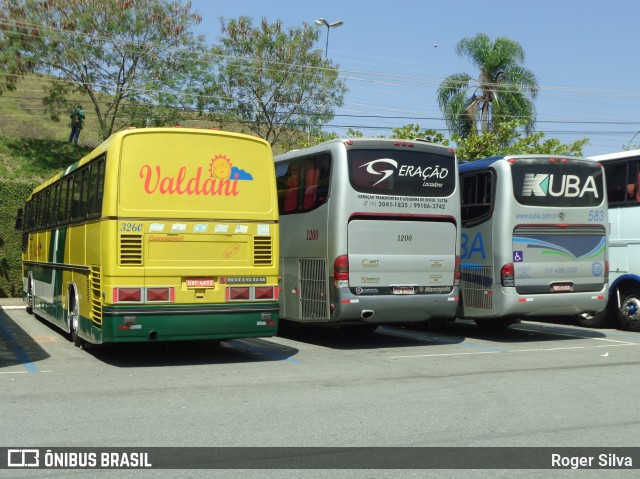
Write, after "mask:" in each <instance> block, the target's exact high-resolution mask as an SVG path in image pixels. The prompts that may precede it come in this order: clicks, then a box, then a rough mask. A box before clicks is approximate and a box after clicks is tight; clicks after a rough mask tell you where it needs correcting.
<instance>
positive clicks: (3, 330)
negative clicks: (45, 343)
mask: <svg viewBox="0 0 640 479" xmlns="http://www.w3.org/2000/svg"><path fill="white" fill-rule="evenodd" d="M0 334H2V336H3V337H4V339H5V341H6V342H7V345H8V346H9V349H10V350H11V352H12V353H13V355H14V356H15V357H16V359H17V360H18V361H20V362H21V363H22V366H23V367H24V368H25V369H26V370H27V372H28V373H39V372H40V368H38V366H36V365H35V364H34V363H32V362H31V361H29V355H28V354H27V352H26V351H25V350H24V349H23V348H22V346H20V344H19V343H18V339H17V338H16V337H15V336H14V335H13V333H12V332H11V331H10V330H9V328H7V326H6V325H5V324H4V321H2V315H0Z"/></svg>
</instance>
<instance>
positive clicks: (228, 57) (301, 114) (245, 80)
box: [203, 16, 346, 149]
mask: <svg viewBox="0 0 640 479" xmlns="http://www.w3.org/2000/svg"><path fill="white" fill-rule="evenodd" d="M221 22H222V33H223V34H224V35H225V36H224V37H223V38H222V39H221V45H220V46H217V47H215V48H214V53H215V54H216V55H217V56H218V58H219V59H220V62H219V65H218V76H217V80H216V81H212V82H211V84H210V85H209V87H208V89H207V90H205V91H204V92H203V93H204V95H203V96H204V97H205V98H207V97H212V98H214V100H213V101H212V102H211V103H210V104H209V106H208V108H209V110H210V111H211V112H213V113H214V114H218V112H219V111H220V110H223V111H226V112H227V121H241V122H243V123H244V124H245V125H247V127H248V128H249V129H250V130H251V131H253V133H255V134H257V135H259V136H261V137H262V138H264V139H266V140H267V141H269V142H271V143H272V144H275V143H280V144H281V146H282V147H284V148H285V149H288V148H289V147H290V146H291V145H293V144H295V143H296V142H297V141H299V140H300V137H301V136H308V137H310V136H311V135H313V134H316V133H318V132H319V130H320V126H321V125H322V124H323V123H326V122H327V121H329V120H331V119H332V118H333V114H334V113H333V112H334V109H335V108H336V107H339V106H341V105H342V101H343V97H344V93H345V91H346V86H345V84H344V82H342V81H341V80H340V79H339V75H338V70H337V68H336V67H335V66H334V65H333V64H332V63H331V61H330V60H325V59H323V58H322V51H321V50H318V49H317V48H315V47H314V44H315V43H316V42H317V40H318V35H319V33H318V31H317V29H314V28H313V27H311V26H310V25H307V24H304V25H303V27H302V28H289V29H286V30H285V29H283V26H282V21H280V20H277V21H276V22H275V23H268V22H267V20H266V19H262V21H261V22H260V25H259V26H254V25H253V24H252V20H251V18H249V17H245V16H243V17H240V18H238V19H237V20H228V21H226V20H225V19H224V18H222V19H221ZM305 132H307V133H306V134H305Z"/></svg>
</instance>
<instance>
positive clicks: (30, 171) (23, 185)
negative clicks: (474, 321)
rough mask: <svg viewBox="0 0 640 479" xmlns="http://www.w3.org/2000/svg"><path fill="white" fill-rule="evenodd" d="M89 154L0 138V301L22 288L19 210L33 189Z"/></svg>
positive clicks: (53, 143) (55, 145)
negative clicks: (16, 224)
mask: <svg viewBox="0 0 640 479" xmlns="http://www.w3.org/2000/svg"><path fill="white" fill-rule="evenodd" d="M89 151H90V148H88V147H81V146H75V145H70V144H68V143H67V142H65V141H50V140H34V139H30V138H4V137H0V298H2V297H14V296H20V291H21V288H22V279H21V278H22V269H21V265H20V261H21V254H20V245H21V242H22V237H21V234H20V232H18V231H16V230H15V220H16V216H17V212H18V209H19V208H22V207H23V206H24V202H25V200H26V199H27V197H28V196H29V194H30V193H31V191H32V190H33V188H35V187H36V186H37V185H39V184H40V183H41V182H42V181H43V180H45V179H47V178H49V177H51V176H52V175H54V174H55V173H57V172H58V171H60V169H62V168H65V167H66V166H68V165H70V164H72V163H74V162H76V161H78V160H79V159H80V158H82V157H83V156H85V155H87V154H88V153H89Z"/></svg>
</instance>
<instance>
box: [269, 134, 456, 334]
mask: <svg viewBox="0 0 640 479" xmlns="http://www.w3.org/2000/svg"><path fill="white" fill-rule="evenodd" d="M275 167H276V182H277V187H278V202H279V211H280V228H281V248H280V254H281V256H280V261H281V263H280V272H281V275H282V283H281V284H282V292H281V295H280V308H281V309H280V314H281V317H282V318H284V319H288V320H292V321H296V322H300V323H335V324H336V325H338V326H341V327H344V328H345V329H352V330H359V331H371V330H374V329H375V328H376V327H377V325H378V324H380V323H387V322H418V321H427V320H429V319H431V318H453V317H454V316H455V313H456V309H457V301H458V284H459V248H460V240H459V235H460V230H459V227H460V198H459V189H458V169H457V162H456V158H455V154H454V152H453V150H451V149H450V148H448V147H444V146H441V145H435V144H431V143H427V142H424V141H420V140H415V141H399V140H389V139H362V138H360V139H348V140H332V141H328V142H325V143H322V144H320V145H316V146H314V147H311V148H307V149H304V150H297V151H292V152H288V153H286V154H283V155H279V156H277V157H276V158H275Z"/></svg>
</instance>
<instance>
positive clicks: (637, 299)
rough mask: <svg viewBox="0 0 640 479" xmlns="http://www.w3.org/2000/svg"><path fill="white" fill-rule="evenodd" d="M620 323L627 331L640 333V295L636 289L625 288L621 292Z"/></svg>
mask: <svg viewBox="0 0 640 479" xmlns="http://www.w3.org/2000/svg"><path fill="white" fill-rule="evenodd" d="M617 312H618V323H619V324H620V327H621V328H622V329H626V330H627V331H640V295H639V294H638V293H637V291H636V289H631V288H625V289H622V290H620V307H619V308H618V310H617Z"/></svg>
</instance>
